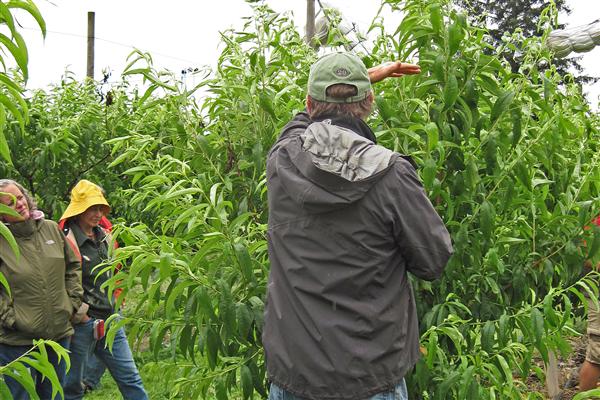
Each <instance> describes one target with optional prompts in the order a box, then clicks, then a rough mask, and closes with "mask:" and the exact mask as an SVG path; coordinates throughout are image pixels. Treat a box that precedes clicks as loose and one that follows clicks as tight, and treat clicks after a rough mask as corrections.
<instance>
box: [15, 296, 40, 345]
mask: <svg viewBox="0 0 600 400" xmlns="http://www.w3.org/2000/svg"><path fill="white" fill-rule="evenodd" d="M14 310H15V326H14V328H15V331H17V332H19V333H21V334H23V336H25V337H27V338H31V339H39V338H38V337H36V336H37V335H36V333H37V332H36V331H37V330H39V326H36V319H37V318H35V316H32V315H27V313H26V312H25V311H24V310H23V309H22V307H19V305H18V303H15V305H14ZM38 318H39V316H38ZM37 325H39V324H37ZM36 328H37V329H36Z"/></svg>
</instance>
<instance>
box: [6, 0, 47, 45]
mask: <svg viewBox="0 0 600 400" xmlns="http://www.w3.org/2000/svg"><path fill="white" fill-rule="evenodd" d="M6 6H7V7H8V8H20V9H23V10H25V11H27V12H28V13H29V14H31V16H32V17H33V18H34V19H35V21H36V22H37V24H38V25H39V27H40V29H41V31H42V35H43V36H44V37H45V36H46V22H45V21H44V18H42V14H41V13H40V10H39V9H38V8H37V6H36V5H35V3H33V2H32V1H21V0H10V1H9V2H8V3H6Z"/></svg>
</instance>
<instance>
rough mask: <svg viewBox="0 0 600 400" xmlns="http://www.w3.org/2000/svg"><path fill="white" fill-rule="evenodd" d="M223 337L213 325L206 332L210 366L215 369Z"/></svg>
mask: <svg viewBox="0 0 600 400" xmlns="http://www.w3.org/2000/svg"><path fill="white" fill-rule="evenodd" d="M220 344H221V339H220V338H219V335H218V334H217V333H216V332H215V330H214V329H213V328H212V327H209V328H208V331H207V332H206V353H207V356H208V357H207V359H208V367H209V368H210V369H211V370H213V369H215V367H216V366H217V358H218V355H219V347H220Z"/></svg>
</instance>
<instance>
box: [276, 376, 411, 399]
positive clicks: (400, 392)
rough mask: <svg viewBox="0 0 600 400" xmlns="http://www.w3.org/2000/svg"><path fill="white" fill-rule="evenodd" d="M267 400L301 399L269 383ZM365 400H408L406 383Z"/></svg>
mask: <svg viewBox="0 0 600 400" xmlns="http://www.w3.org/2000/svg"><path fill="white" fill-rule="evenodd" d="M268 400H302V398H300V397H297V396H294V395H293V394H291V393H290V392H288V391H287V390H285V389H282V388H280V387H279V386H277V385H275V384H274V383H271V390H269V399H268ZM365 400H408V392H407V391H406V382H405V381H404V379H402V381H401V382H400V383H399V384H397V385H396V387H395V388H394V390H391V391H389V392H382V393H378V394H376V395H375V396H372V397H370V398H369V399H365Z"/></svg>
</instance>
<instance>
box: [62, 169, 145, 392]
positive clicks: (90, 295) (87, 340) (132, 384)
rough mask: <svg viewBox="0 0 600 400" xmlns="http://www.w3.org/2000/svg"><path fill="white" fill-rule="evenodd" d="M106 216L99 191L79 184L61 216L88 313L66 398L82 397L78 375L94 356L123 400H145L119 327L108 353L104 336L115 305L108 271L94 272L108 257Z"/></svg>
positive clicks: (75, 341) (75, 345) (75, 340)
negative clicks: (108, 287) (107, 286)
mask: <svg viewBox="0 0 600 400" xmlns="http://www.w3.org/2000/svg"><path fill="white" fill-rule="evenodd" d="M109 212H110V206H109V204H108V202H107V201H106V199H105V198H104V194H103V193H102V189H101V188H100V187H99V186H98V185H96V184H94V183H92V182H90V181H88V180H81V181H79V182H78V183H77V185H75V187H74V188H73V190H72V191H71V202H70V203H69V206H68V207H67V209H66V210H65V212H64V213H63V215H62V217H61V224H64V229H63V232H64V233H65V235H66V237H67V239H69V240H70V242H71V244H72V246H73V247H74V248H75V249H76V251H78V252H79V254H80V255H81V262H82V284H83V301H84V303H86V304H87V305H88V306H89V309H88V312H87V315H85V316H84V318H83V320H82V322H81V323H80V324H77V325H75V334H74V335H73V337H72V339H71V347H70V351H71V369H70V370H69V372H68V374H67V379H66V385H65V388H64V389H65V400H78V399H81V398H83V395H84V387H83V385H82V379H83V374H84V372H85V369H86V365H87V361H88V357H89V356H90V355H91V354H94V355H95V356H96V357H97V358H98V359H99V360H100V361H101V362H102V363H103V364H104V365H105V366H106V368H107V369H108V371H109V372H110V374H111V375H112V377H113V379H114V380H115V382H116V383H117V386H118V387H119V390H120V391H121V394H122V395H123V398H124V399H125V400H146V399H147V398H148V396H147V394H146V391H145V389H144V385H143V383H142V379H141V377H140V374H139V372H138V369H137V367H136V365H135V362H134V360H133V355H132V353H131V349H130V348H129V344H128V342H127V337H126V335H125V331H124V330H123V328H120V329H119V330H118V331H117V333H116V335H115V338H114V341H113V344H112V352H111V351H109V349H108V346H107V345H106V341H105V337H104V321H105V320H106V319H107V318H108V317H109V316H111V315H112V314H114V312H115V308H114V301H113V300H112V299H111V298H110V297H109V296H108V293H107V291H106V290H105V289H103V288H102V286H103V284H104V283H105V282H106V281H107V280H108V279H110V277H111V276H112V273H113V271H112V270H110V269H106V268H104V269H103V268H95V267H96V266H97V265H99V264H100V263H103V262H105V261H106V260H108V259H109V249H111V248H112V246H113V240H112V237H111V236H110V234H109V232H108V231H107V230H104V229H103V228H102V227H101V226H100V222H101V221H102V219H103V217H105V216H106V215H107V214H108V213H109Z"/></svg>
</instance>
